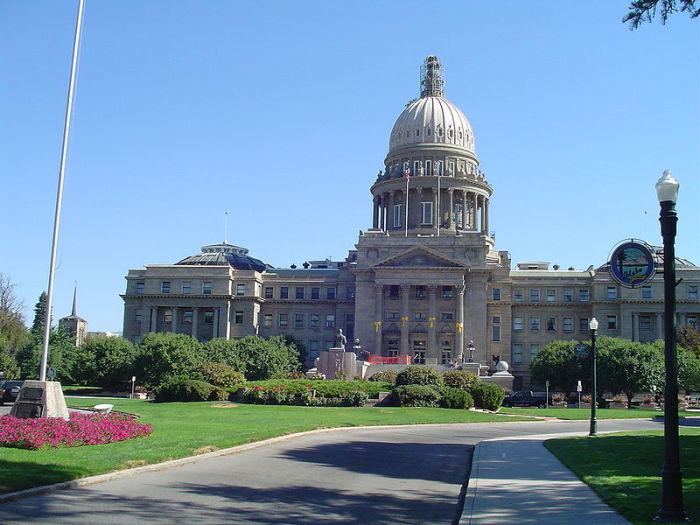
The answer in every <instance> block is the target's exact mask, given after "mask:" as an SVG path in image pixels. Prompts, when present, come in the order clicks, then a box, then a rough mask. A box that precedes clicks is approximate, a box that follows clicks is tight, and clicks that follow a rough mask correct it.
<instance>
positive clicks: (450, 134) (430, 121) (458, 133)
mask: <svg viewBox="0 0 700 525" xmlns="http://www.w3.org/2000/svg"><path fill="white" fill-rule="evenodd" d="M421 69H422V81H421V86H422V91H421V97H420V98H419V99H416V100H414V101H412V102H409V103H408V104H407V105H406V109H404V110H403V112H402V113H401V115H399V118H398V119H396V123H395V124H394V128H393V129H392V130H391V137H390V139H389V151H392V150H394V149H397V148H401V147H405V146H413V145H417V144H447V145H452V146H456V147H458V148H461V149H465V150H467V151H469V152H471V153H472V154H473V153H474V135H473V133H472V128H471V125H470V124H469V121H468V120H467V117H466V116H465V115H464V113H462V111H461V110H460V109H459V108H458V107H457V106H455V105H454V104H453V103H452V102H450V101H449V100H447V99H446V98H445V97H444V95H443V92H442V86H443V84H444V82H443V80H442V70H441V65H440V61H439V60H438V58H437V57H435V56H429V57H427V58H426V59H425V62H424V64H423V66H422V68H421Z"/></svg>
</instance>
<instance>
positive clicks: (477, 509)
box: [459, 432, 629, 525]
mask: <svg viewBox="0 0 700 525" xmlns="http://www.w3.org/2000/svg"><path fill="white" fill-rule="evenodd" d="M565 435H572V436H580V435H586V434H584V433H580V432H577V433H571V434H556V435H554V434H551V435H549V434H543V435H538V436H528V437H526V438H522V439H520V438H519V439H513V438H508V439H494V440H489V441H482V442H481V443H479V444H478V445H477V446H476V448H475V449H474V459H473V462H472V471H471V474H470V476H469V485H468V487H467V492H466V497H465V500H464V510H463V512H462V518H461V519H460V521H459V523H460V525H491V524H494V525H495V524H498V525H502V524H504V523H517V524H523V523H533V524H542V523H547V524H548V525H552V524H566V525H575V524H586V525H590V524H592V523H595V524H596V525H608V524H610V525H613V524H625V523H629V522H628V521H627V520H625V519H624V518H623V517H621V516H620V515H618V514H617V513H616V512H615V511H614V510H613V509H611V508H610V507H609V506H607V505H606V504H605V503H603V502H602V501H601V500H600V498H599V497H598V496H597V495H596V494H595V492H593V490H591V489H590V488H589V487H588V485H586V484H585V483H583V482H582V481H580V480H579V479H578V477H577V476H576V475H575V474H574V473H573V472H571V471H570V470H569V469H568V468H566V467H565V466H564V465H562V464H561V463H560V462H559V460H558V459H557V458H555V457H554V456H553V455H552V454H550V452H549V451H548V450H547V449H546V448H544V445H543V444H542V443H543V441H545V440H546V439H549V438H554V437H562V436H565Z"/></svg>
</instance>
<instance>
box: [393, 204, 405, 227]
mask: <svg viewBox="0 0 700 525" xmlns="http://www.w3.org/2000/svg"><path fill="white" fill-rule="evenodd" d="M402 208H403V206H402V205H401V204H394V228H398V227H399V226H401V209H402Z"/></svg>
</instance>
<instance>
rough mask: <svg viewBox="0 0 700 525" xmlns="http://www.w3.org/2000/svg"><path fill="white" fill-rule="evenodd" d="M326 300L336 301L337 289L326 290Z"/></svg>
mask: <svg viewBox="0 0 700 525" xmlns="http://www.w3.org/2000/svg"><path fill="white" fill-rule="evenodd" d="M326 299H328V300H329V301H332V300H333V299H335V288H326Z"/></svg>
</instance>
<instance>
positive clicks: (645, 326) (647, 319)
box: [639, 315, 651, 330]
mask: <svg viewBox="0 0 700 525" xmlns="http://www.w3.org/2000/svg"><path fill="white" fill-rule="evenodd" d="M639 329H640V330H651V316H650V315H640V316H639Z"/></svg>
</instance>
